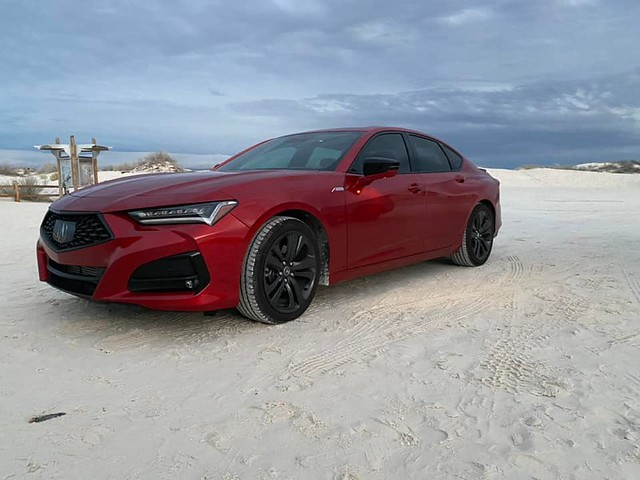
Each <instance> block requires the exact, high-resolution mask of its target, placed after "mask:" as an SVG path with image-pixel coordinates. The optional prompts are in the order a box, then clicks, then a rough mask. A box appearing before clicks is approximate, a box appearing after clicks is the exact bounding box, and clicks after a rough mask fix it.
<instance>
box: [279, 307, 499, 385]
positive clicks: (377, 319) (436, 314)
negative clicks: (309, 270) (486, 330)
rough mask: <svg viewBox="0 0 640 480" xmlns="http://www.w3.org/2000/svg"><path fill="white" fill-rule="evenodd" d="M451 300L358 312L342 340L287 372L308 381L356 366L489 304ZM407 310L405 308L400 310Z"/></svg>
mask: <svg viewBox="0 0 640 480" xmlns="http://www.w3.org/2000/svg"><path fill="white" fill-rule="evenodd" d="M452 298H455V297H449V299H447V300H444V301H440V302H437V303H433V302H432V301H431V302H425V301H422V302H420V301H417V302H410V303H408V304H397V305H388V306H378V307H374V308H372V309H369V310H365V311H361V312H358V313H356V314H355V315H353V316H351V317H350V318H349V320H348V323H355V326H354V328H353V329H351V330H350V331H346V332H345V338H344V339H343V340H341V341H339V342H338V343H336V344H335V345H334V346H332V347H331V348H329V349H326V350H323V351H322V352H319V353H316V354H314V355H311V356H310V357H307V358H306V359H305V360H303V361H301V362H298V363H294V364H292V365H291V366H290V368H289V370H290V372H291V373H292V374H293V375H294V376H307V377H311V376H314V375H316V374H318V373H325V372H327V371H330V370H332V369H334V368H338V367H340V366H343V365H347V364H351V363H357V362H358V361H360V360H361V359H362V357H364V356H366V355H370V354H375V353H376V352H378V351H380V350H382V349H383V348H384V347H386V346H387V345H389V344H391V343H394V342H397V341H400V340H403V339H405V338H408V337H411V336H414V335H418V334H421V333H424V332H427V331H429V330H431V329H433V328H434V327H435V326H436V325H437V324H439V323H443V322H451V321H457V320H461V319H463V318H465V317H468V316H470V315H473V314H477V313H479V312H481V311H483V310H486V309H487V308H489V307H490V306H491V304H490V302H489V300H486V299H483V298H482V297H480V296H479V295H474V296H473V297H472V298H471V299H467V300H465V301H464V302H462V301H460V300H455V299H454V300H452ZM458 298H459V297H458ZM407 306H409V308H403V307H407ZM401 308H402V310H400V309H401ZM425 309H427V310H425Z"/></svg>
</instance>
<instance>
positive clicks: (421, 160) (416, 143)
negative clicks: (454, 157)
mask: <svg viewBox="0 0 640 480" xmlns="http://www.w3.org/2000/svg"><path fill="white" fill-rule="evenodd" d="M411 143H413V148H414V150H415V152H416V159H415V162H413V165H412V166H413V171H414V172H420V173H432V172H448V171H450V170H451V166H450V165H449V160H448V159H447V157H446V155H445V154H444V152H443V151H442V149H441V148H440V145H439V144H438V143H437V142H434V141H433V140H427V139H426V138H422V137H416V136H415V135H411Z"/></svg>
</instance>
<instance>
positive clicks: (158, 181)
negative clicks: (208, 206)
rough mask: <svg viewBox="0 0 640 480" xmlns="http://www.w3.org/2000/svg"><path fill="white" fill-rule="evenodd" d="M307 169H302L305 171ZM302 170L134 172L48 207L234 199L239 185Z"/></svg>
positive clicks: (114, 207) (109, 208) (107, 208)
mask: <svg viewBox="0 0 640 480" xmlns="http://www.w3.org/2000/svg"><path fill="white" fill-rule="evenodd" d="M309 173H311V172H304V174H306V175H308V174H309ZM300 174H303V173H302V172H295V171H274V170H255V171H248V172H217V171H209V172H197V173H160V174H148V175H135V176H130V177H125V178H120V179H116V180H109V181H106V182H102V183H99V184H97V185H92V186H90V187H86V188H82V189H80V190H77V191H75V192H73V193H71V194H70V195H66V196H64V197H62V198H61V199H59V200H57V201H56V202H54V203H53V205H52V208H53V209H56V210H67V211H100V212H115V211H124V210H132V209H137V208H150V207H162V206H167V205H178V204H180V203H185V204H189V203H200V202H209V201H215V200H231V199H234V195H233V194H234V191H235V190H236V188H237V187H238V186H240V185H246V184H249V183H252V182H254V181H256V180H263V179H267V178H273V177H281V176H283V175H285V176H291V175H300Z"/></svg>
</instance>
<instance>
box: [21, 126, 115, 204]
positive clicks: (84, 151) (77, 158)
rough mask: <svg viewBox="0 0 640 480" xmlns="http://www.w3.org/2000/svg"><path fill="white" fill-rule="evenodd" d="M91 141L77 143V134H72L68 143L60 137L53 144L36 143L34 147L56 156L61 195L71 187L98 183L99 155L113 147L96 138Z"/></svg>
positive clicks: (75, 187) (74, 188)
mask: <svg viewBox="0 0 640 480" xmlns="http://www.w3.org/2000/svg"><path fill="white" fill-rule="evenodd" d="M91 142H92V143H86V144H77V143H76V138H75V136H74V135H71V137H70V138H69V143H68V144H63V143H60V139H59V138H56V140H55V143H53V144H51V145H34V148H36V149H38V150H43V151H50V152H51V153H52V154H53V156H54V157H56V162H57V165H58V180H59V186H58V190H59V193H60V196H62V195H66V194H67V193H69V191H70V190H71V189H73V191H75V190H77V189H78V188H82V187H86V186H87V185H93V184H95V183H98V155H100V152H104V151H107V150H111V147H105V146H104V145H98V144H97V142H96V139H95V138H92V139H91Z"/></svg>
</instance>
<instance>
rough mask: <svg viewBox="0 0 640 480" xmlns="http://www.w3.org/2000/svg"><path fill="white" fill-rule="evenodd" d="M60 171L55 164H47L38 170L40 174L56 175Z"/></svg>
mask: <svg viewBox="0 0 640 480" xmlns="http://www.w3.org/2000/svg"><path fill="white" fill-rule="evenodd" d="M57 171H58V165H56V164H55V163H53V162H49V163H45V164H44V165H42V166H41V167H40V168H38V173H54V172H57Z"/></svg>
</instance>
